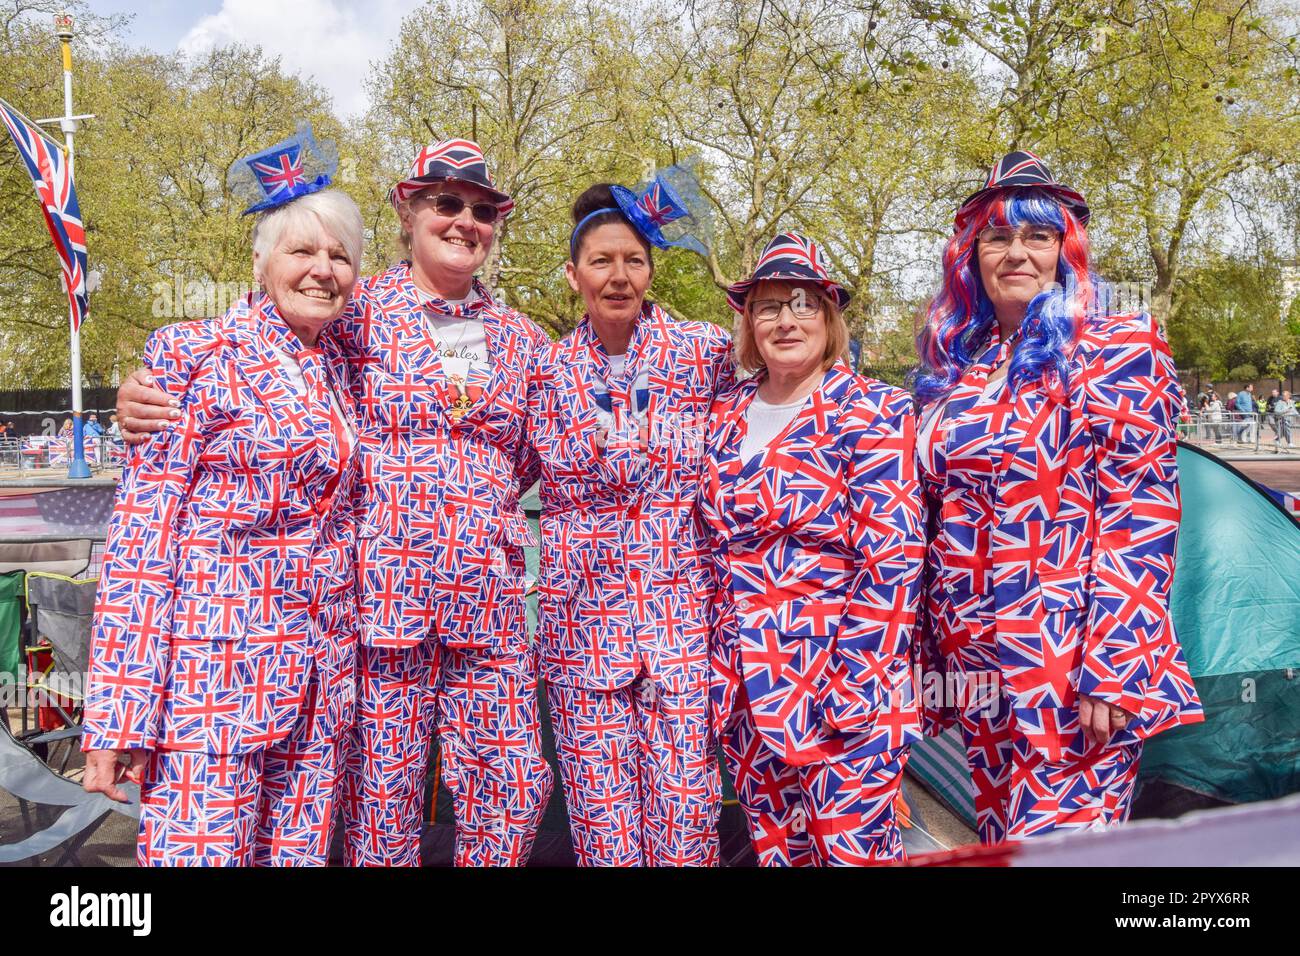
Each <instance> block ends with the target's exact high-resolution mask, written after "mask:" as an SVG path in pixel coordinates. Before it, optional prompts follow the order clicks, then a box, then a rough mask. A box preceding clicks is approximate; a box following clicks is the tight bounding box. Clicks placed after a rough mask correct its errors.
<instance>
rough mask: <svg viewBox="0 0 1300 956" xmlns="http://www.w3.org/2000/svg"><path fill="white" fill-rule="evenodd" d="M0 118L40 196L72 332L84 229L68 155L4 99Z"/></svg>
mask: <svg viewBox="0 0 1300 956" xmlns="http://www.w3.org/2000/svg"><path fill="white" fill-rule="evenodd" d="M0 120H3V121H4V124H5V128H6V129H7V130H9V135H10V136H11V137H13V141H14V145H15V146H17V147H18V155H19V156H20V157H22V160H23V163H24V164H25V165H26V167H27V173H28V175H30V176H31V177H32V185H34V186H35V187H36V195H37V196H38V197H39V198H40V201H41V212H42V213H43V214H44V215H45V225H46V227H47V228H48V229H49V230H50V238H51V239H52V240H53V241H54V251H55V252H56V253H58V256H59V265H60V266H61V267H62V268H63V287H64V288H65V289H66V290H67V292H68V305H69V306H70V307H71V310H72V311H71V313H70V314H71V316H72V330H73V331H74V332H75V331H77V330H78V329H80V328H81V323H82V322H83V321H85V318H86V229H85V227H84V226H83V225H82V222H81V206H80V205H79V204H78V203H77V191H76V189H75V188H74V187H73V185H72V170H71V168H70V167H69V164H68V157H67V156H66V155H65V154H64V152H63V147H62V146H60V145H59V144H58V143H56V142H55V141H54V140H52V139H50V138H49V137H48V136H46V135H45V134H44V133H43V132H41V131H40V129H39V128H38V127H37V126H36V124H35V123H33V122H32V121H31V120H29V119H28V118H27V117H25V116H23V114H22V113H20V112H18V111H17V110H16V109H14V108H13V107H12V106H10V105H9V104H8V103H6V102H5V101H4V100H0Z"/></svg>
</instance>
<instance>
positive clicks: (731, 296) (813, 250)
mask: <svg viewBox="0 0 1300 956" xmlns="http://www.w3.org/2000/svg"><path fill="white" fill-rule="evenodd" d="M765 280H774V281H783V282H811V283H813V284H814V285H816V286H818V287H819V288H821V289H822V290H823V291H824V292H825V293H826V294H827V295H830V296H832V297H833V298H834V299H835V302H836V304H837V305H838V306H839V307H840V308H841V309H843V308H845V307H846V306H847V305H848V304H849V299H850V298H851V297H850V295H849V292H848V290H847V289H845V288H844V287H843V286H842V285H840V284H839V283H838V282H836V281H835V280H834V279H832V278H831V274H830V270H829V269H827V268H826V257H825V256H824V255H823V254H822V251H821V249H820V248H818V246H817V243H815V242H813V240H811V239H809V238H808V237H807V236H801V235H800V234H799V233H797V232H783V233H781V234H780V235H778V236H776V238H774V239H773V240H772V241H771V242H769V243H768V244H767V248H765V249H764V250H763V254H762V255H761V256H759V258H758V264H757V265H756V266H754V274H753V275H752V276H750V277H749V278H748V279H744V280H742V281H740V282H734V283H732V284H731V285H730V286H728V287H727V302H728V303H729V304H730V305H731V307H732V308H733V309H735V310H736V311H737V312H740V313H742V314H743V313H744V311H745V299H746V298H748V296H749V290H750V289H751V288H753V287H754V285H755V284H757V283H759V282H763V281H765Z"/></svg>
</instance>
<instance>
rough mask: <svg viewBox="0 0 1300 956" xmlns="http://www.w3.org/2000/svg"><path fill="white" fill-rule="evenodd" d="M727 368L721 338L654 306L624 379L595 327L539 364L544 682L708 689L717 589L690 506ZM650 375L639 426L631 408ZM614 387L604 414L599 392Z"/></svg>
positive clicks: (533, 421) (640, 325) (534, 412)
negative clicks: (614, 375)
mask: <svg viewBox="0 0 1300 956" xmlns="http://www.w3.org/2000/svg"><path fill="white" fill-rule="evenodd" d="M732 369H733V363H732V358H731V337H730V336H729V335H727V333H726V332H725V331H723V330H722V329H720V328H718V327H717V326H714V325H709V324H707V323H704V322H678V321H676V320H674V319H673V318H672V317H671V316H669V315H668V314H667V313H666V312H664V311H663V309H661V308H659V307H658V306H656V305H654V304H653V303H649V302H647V303H646V304H645V306H644V309H643V312H642V315H641V317H640V318H639V319H638V321H637V326H636V329H635V331H634V333H633V335H632V339H631V342H630V343H629V345H628V351H627V358H626V366H625V374H624V376H623V377H622V378H621V379H610V375H609V358H608V356H607V355H606V354H605V351H604V349H603V348H601V347H600V340H599V339H598V338H597V337H596V334H595V332H594V331H593V330H592V327H591V323H590V320H589V319H583V321H582V323H581V324H580V325H579V326H578V327H577V328H576V329H575V330H574V331H573V332H572V333H571V334H570V335H569V336H567V337H566V338H565V339H563V340H562V341H560V342H558V343H555V344H554V345H551V346H550V347H549V348H547V349H546V350H545V351H544V352H543V354H542V356H541V357H540V360H539V362H538V366H537V368H536V369H535V370H534V374H533V380H532V383H531V385H530V388H529V398H528V422H529V434H530V437H531V440H532V444H533V446H534V447H535V448H536V450H537V453H538V455H539V456H540V459H541V468H542V486H541V495H542V521H541V525H542V560H541V580H540V582H539V598H540V608H539V610H540V615H539V616H540V620H541V641H540V647H539V651H540V654H541V665H540V666H541V674H542V676H543V677H545V678H546V679H547V680H550V681H553V682H555V683H557V684H560V685H565V686H573V687H581V688H586V689H589V690H612V689H615V688H619V687H623V686H625V685H627V684H629V683H630V682H632V681H633V680H634V679H635V678H636V676H637V674H638V672H639V671H640V669H641V667H642V666H644V667H645V669H646V671H647V672H648V674H649V675H650V676H651V677H652V678H653V679H654V680H655V681H656V683H657V684H658V685H660V686H662V687H663V688H665V689H666V690H668V691H670V692H672V693H681V692H685V691H687V690H689V689H692V688H694V687H698V686H700V682H703V681H705V680H707V668H708V640H709V614H710V609H709V607H708V604H707V601H708V599H709V598H710V596H711V593H712V587H711V585H710V583H709V582H710V569H709V544H708V537H707V534H706V532H705V529H704V526H703V523H702V522H701V521H700V518H699V514H698V512H697V510H696V499H697V488H698V484H699V480H700V474H701V468H702V461H703V452H704V442H705V436H706V426H707V420H708V414H709V407H710V405H711V404H712V402H713V398H714V396H715V394H716V393H717V391H718V389H719V388H721V387H724V386H726V385H728V384H729V383H730V382H731V381H732V377H733V371H732ZM643 372H644V373H646V377H645V381H646V383H647V384H648V390H647V397H648V402H649V404H648V408H647V409H645V410H644V411H645V414H644V416H641V418H643V423H642V422H641V421H640V419H639V418H638V416H637V415H635V414H634V413H633V412H632V411H631V409H632V408H633V403H634V402H635V401H636V397H635V395H634V392H635V390H636V379H637V377H638V375H640V374H642V373H643ZM607 380H608V383H607V388H608V393H607V394H608V399H607V401H608V402H609V404H610V406H611V408H610V410H609V417H608V418H604V419H602V415H601V411H602V409H601V406H600V401H601V400H602V399H601V398H598V396H597V394H596V392H597V389H599V388H600V387H601V386H602V384H605V383H606V382H607ZM611 419H612V427H611V428H610V429H609V430H608V431H606V430H605V427H604V424H608V423H609V422H610V421H611ZM602 422H604V424H602ZM643 448H644V451H643V450H642V449H643Z"/></svg>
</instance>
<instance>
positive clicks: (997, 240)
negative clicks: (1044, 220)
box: [975, 226, 1061, 252]
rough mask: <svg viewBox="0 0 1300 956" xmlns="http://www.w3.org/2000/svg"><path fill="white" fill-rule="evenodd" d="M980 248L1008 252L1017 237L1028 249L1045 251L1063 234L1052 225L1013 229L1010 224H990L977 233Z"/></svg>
mask: <svg viewBox="0 0 1300 956" xmlns="http://www.w3.org/2000/svg"><path fill="white" fill-rule="evenodd" d="M975 238H976V239H978V240H979V244H980V248H981V249H987V250H988V251H989V252H1006V251H1007V250H1008V249H1010V248H1011V243H1013V242H1014V241H1015V240H1016V239H1017V238H1019V239H1020V241H1021V242H1022V243H1023V244H1024V246H1025V248H1026V249H1032V250H1034V251H1035V252H1044V251H1045V250H1047V249H1053V248H1055V247H1056V244H1057V243H1058V242H1060V241H1061V234H1060V232H1058V231H1057V230H1055V229H1053V228H1051V227H1050V226H1025V227H1024V228H1021V229H1012V228H1011V227H1009V226H988V227H987V228H984V229H981V230H980V231H979V232H978V233H976V235H975Z"/></svg>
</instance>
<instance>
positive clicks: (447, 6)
mask: <svg viewBox="0 0 1300 956" xmlns="http://www.w3.org/2000/svg"><path fill="white" fill-rule="evenodd" d="M635 29H636V27H635V24H634V23H633V22H632V21H631V20H629V19H628V18H627V17H625V16H623V15H620V14H618V13H616V12H615V11H614V9H613V8H612V7H611V6H609V5H607V4H605V3H602V2H599V0H585V2H582V3H579V4H573V3H564V2H558V0H482V2H481V3H447V2H437V3H431V4H430V5H428V6H426V7H423V8H421V9H419V10H417V11H416V12H414V13H412V14H411V15H410V16H409V17H407V18H406V19H405V20H404V21H403V26H402V31H401V35H400V38H399V40H398V42H397V45H396V47H395V48H394V49H393V51H392V53H391V54H390V55H389V56H388V57H387V58H386V59H385V60H384V61H383V62H382V63H381V64H379V66H378V68H377V70H376V72H375V74H374V76H373V77H372V79H371V81H370V83H369V92H370V97H371V103H372V109H371V112H370V117H369V120H368V121H367V124H366V127H365V130H364V132H363V140H364V142H365V143H366V144H367V145H368V147H369V148H370V149H372V150H373V152H372V153H371V155H372V156H374V157H375V160H376V161H375V162H373V163H371V164H368V167H367V170H366V173H367V174H368V183H369V194H368V195H369V200H370V202H369V207H370V208H371V210H380V212H379V213H378V214H377V215H376V216H375V218H374V219H373V220H372V222H373V223H374V225H375V228H376V230H377V234H381V235H382V234H389V235H391V234H393V233H395V232H396V230H397V224H396V217H395V215H394V214H393V213H392V211H391V209H389V208H386V207H387V203H386V202H385V201H384V199H383V197H384V196H385V195H386V193H387V190H388V188H389V186H390V185H391V184H392V183H393V182H395V181H396V180H397V179H398V178H399V177H400V176H401V175H403V174H404V173H405V171H406V170H407V169H408V168H409V166H410V162H411V158H412V157H413V156H415V155H416V154H417V152H418V151H419V149H420V147H422V146H424V145H425V144H427V143H429V142H432V141H434V140H438V139H443V138H447V137H450V136H468V137H472V138H474V139H475V140H477V141H478V143H479V144H480V145H481V146H482V147H483V150H484V152H485V154H486V155H487V157H488V163H489V166H490V167H491V169H492V170H493V173H494V175H495V177H496V182H497V185H498V187H499V188H501V189H503V190H505V191H506V192H508V193H510V195H511V196H512V197H513V198H514V200H515V202H516V210H515V212H514V213H513V214H512V215H511V217H510V218H509V219H508V220H506V222H505V223H504V224H503V225H502V226H501V227H500V228H499V229H498V230H497V241H496V242H495V244H494V248H493V249H492V250H491V252H490V254H489V258H488V262H487V264H486V266H485V268H484V276H485V279H486V281H487V284H488V285H489V286H490V287H493V288H499V289H500V291H501V292H502V293H503V294H504V296H505V298H506V299H507V301H509V302H510V304H511V305H513V306H516V307H518V308H520V309H522V310H523V311H525V312H527V313H529V314H530V315H531V316H532V317H533V318H534V319H535V320H537V321H538V322H540V323H541V324H542V325H543V326H544V327H549V328H550V329H551V331H552V332H554V333H557V334H558V333H563V332H565V331H568V329H570V328H572V327H573V325H574V323H575V321H576V319H577V318H578V316H579V315H580V314H581V308H580V304H579V303H578V301H577V300H576V299H575V298H574V297H573V295H572V293H570V291H569V289H568V287H567V285H566V284H565V283H564V280H563V272H562V268H561V267H562V266H563V264H564V261H565V254H564V250H565V248H566V245H567V237H568V234H569V227H570V220H569V215H568V210H569V206H570V204H571V203H572V201H573V199H574V197H575V196H576V194H577V193H578V192H580V191H581V189H582V188H583V187H585V186H587V185H589V184H591V183H593V182H598V181H602V180H613V181H616V182H618V181H629V182H630V181H632V180H633V179H635V178H636V176H637V175H638V174H639V172H640V171H641V169H642V167H643V165H644V164H643V161H642V154H641V153H640V152H638V151H637V150H636V146H637V143H638V139H639V136H638V132H639V130H640V129H641V128H642V127H643V125H644V122H643V120H642V118H641V117H640V114H639V113H638V111H637V107H636V104H635V102H634V100H633V98H632V96H631V94H630V89H632V88H634V87H635V85H636V84H635V78H636V77H637V76H638V75H639V71H640V69H641V66H640V61H639V59H638V57H637V49H638V48H637V44H636V43H635V42H629V37H630V36H633V35H634V33H635Z"/></svg>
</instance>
